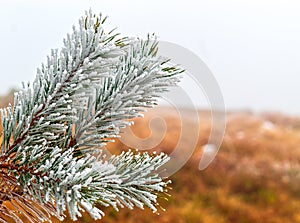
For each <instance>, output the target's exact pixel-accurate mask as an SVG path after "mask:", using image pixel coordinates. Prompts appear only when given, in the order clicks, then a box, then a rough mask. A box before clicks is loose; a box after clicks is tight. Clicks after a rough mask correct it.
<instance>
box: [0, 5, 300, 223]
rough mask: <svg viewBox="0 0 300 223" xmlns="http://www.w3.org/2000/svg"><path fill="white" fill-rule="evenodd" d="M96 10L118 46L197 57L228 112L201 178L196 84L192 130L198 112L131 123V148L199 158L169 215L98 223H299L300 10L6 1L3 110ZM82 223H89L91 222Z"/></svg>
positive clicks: (202, 105)
mask: <svg viewBox="0 0 300 223" xmlns="http://www.w3.org/2000/svg"><path fill="white" fill-rule="evenodd" d="M89 8H92V9H93V11H94V12H102V13H103V14H105V15H108V16H109V20H108V21H107V24H106V25H107V28H108V29H112V28H115V27H118V31H119V32H120V33H121V34H122V35H126V36H140V37H145V36H146V35H147V33H153V32H155V33H156V34H157V35H158V36H159V38H160V40H163V41H169V42H173V43H176V44H178V45H180V46H183V47H185V48H186V49H188V50H190V51H192V52H194V53H195V54H196V55H197V56H198V57H199V58H201V60H202V61H203V62H204V63H205V64H206V65H207V66H208V67H209V69H210V70H211V72H212V74H213V75H214V77H215V79H216V81H217V82H218V84H219V87H220V89H221V91H222V94H223V98H224V102H225V106H226V109H227V114H226V115H227V121H226V132H225V135H224V138H223V141H222V144H221V147H220V149H219V152H218V155H217V156H216V158H215V159H214V161H213V162H212V163H211V164H210V165H209V167H208V168H206V169H205V170H203V171H200V170H199V169H198V165H199V160H200V158H201V157H202V156H203V154H205V153H206V152H207V151H206V150H205V148H206V146H207V143H208V139H209V135H210V133H211V127H212V123H213V122H212V115H211V108H210V102H209V100H208V98H207V97H206V92H204V91H203V89H201V87H199V86H197V85H196V86H195V84H193V83H192V80H190V79H188V78H187V77H184V78H183V80H182V83H181V84H180V85H181V87H182V89H184V91H186V92H187V94H188V95H189V96H190V99H191V100H192V101H193V103H194V104H195V105H196V108H197V114H198V117H197V121H195V120H194V119H193V120H191V119H190V117H189V114H190V110H191V109H193V108H187V107H185V109H181V110H180V112H179V113H180V114H178V111H176V109H175V110H174V109H171V108H170V107H169V106H166V104H165V103H161V105H160V106H158V107H157V108H156V109H152V110H150V111H149V112H148V113H146V116H145V118H144V119H140V118H139V119H136V120H135V125H134V126H133V127H132V129H131V130H132V132H133V133H134V135H135V136H136V137H139V138H147V137H148V138H150V140H152V141H155V142H156V141H158V140H159V143H157V145H156V146H155V147H154V148H153V150H156V151H164V152H167V153H169V154H171V153H172V151H173V149H174V148H175V147H176V145H177V143H178V141H179V140H181V142H182V143H181V147H182V148H181V149H182V151H184V150H190V148H191V147H193V150H194V153H193V155H192V157H191V158H190V159H189V161H188V162H187V163H186V165H185V166H184V167H183V168H181V169H180V170H179V171H178V172H177V173H176V174H174V175H173V176H171V179H172V181H173V184H172V187H173V190H171V191H170V195H171V197H170V198H169V201H168V202H166V201H162V206H163V207H164V208H166V211H165V212H164V211H161V212H160V215H154V214H152V213H151V212H150V211H140V210H134V211H130V210H126V209H124V210H121V211H120V212H119V213H116V212H115V211H113V210H111V209H108V210H106V213H107V215H106V217H105V218H104V219H103V220H102V221H100V222H104V223H112V222H129V223H130V222H138V223H139V222H143V223H145V222H149V223H151V222H166V223H167V222H174V223H185V222H188V223H201V222H204V223H210V222H218V223H219V222H221V223H222V222H234V223H235V222H236V223H240V222H242V223H250V222H251V223H252V222H261V223H263V222H264V223H266V222H270V223H271V222H272V223H277V222H278V223H279V222H280V223H281V222H300V214H299V213H300V165H299V164H300V163H299V161H300V149H299V145H300V103H298V95H299V88H298V83H299V81H300V78H299V74H300V63H299V62H298V60H299V58H300V23H299V21H300V14H299V11H300V3H299V2H298V1H296V0H295V1H292V0H285V1H283V0H277V1H276V0H273V1H271V0H270V1H269V0H260V1H258V0H252V1H250V0H239V1H237V0H236V1H235V0H228V1H221V0H210V1H208V0H207V1H203V0H199V1H192V0H185V1H177V0H173V1H171V0H164V1H158V0H152V1H148V0H147V1H133V0H125V1H117V0H111V1H95V0H94V1H92V0H89V1H79V0H75V1H58V0H52V1H37V0H36V1H33V0H27V1H21V0H11V1H4V0H3V1H2V2H1V6H0V27H1V29H0V35H1V40H2V41H1V42H0V57H1V60H0V67H1V81H0V95H2V96H1V97H0V106H1V107H4V106H6V105H7V104H8V103H9V102H12V92H13V91H14V89H19V88H20V87H21V84H20V83H21V82H22V81H31V80H32V79H33V78H34V76H35V69H36V67H38V66H39V65H40V63H41V62H43V61H45V59H46V55H47V54H49V52H50V49H52V48H59V47H60V46H61V45H62V38H63V37H65V35H66V33H67V32H68V31H70V30H71V27H72V25H73V24H76V22H77V20H78V18H79V17H80V16H82V15H83V13H84V11H85V10H88V9H89ZM196 75H206V74H201V73H199V74H196ZM191 86H193V87H191ZM178 101H179V102H180V100H178ZM176 106H179V107H180V106H181V105H180V103H179V104H178V103H177V104H176ZM182 106H183V104H182ZM157 116H159V117H160V119H162V120H163V121H164V122H165V124H166V127H167V128H166V129H167V130H166V132H165V133H164V137H163V139H162V140H161V137H160V136H159V134H160V132H159V131H160V130H159V129H157V128H152V127H150V125H149V123H150V122H151V120H152V119H153V118H154V117H157ZM183 121H185V123H187V125H188V126H189V128H188V129H189V131H190V133H192V132H194V131H196V130H197V129H199V130H200V131H199V134H198V133H197V143H196V145H195V146H194V145H191V142H190V140H189V138H188V136H189V135H190V134H189V132H185V133H184V136H186V137H187V138H185V137H181V135H182V132H181V130H182V122H183ZM123 137H125V138H126V137H132V136H130V135H126V133H124V134H123ZM109 149H110V151H112V153H118V152H120V151H121V150H126V149H128V146H126V145H125V144H124V142H122V141H117V142H116V143H113V144H110V145H109ZM68 221H69V220H66V222H68ZM78 222H93V221H92V220H91V219H90V218H89V217H88V216H84V217H83V218H82V219H81V220H80V221H78Z"/></svg>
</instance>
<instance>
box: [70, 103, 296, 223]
mask: <svg viewBox="0 0 300 223" xmlns="http://www.w3.org/2000/svg"><path fill="white" fill-rule="evenodd" d="M157 115H158V116H159V117H161V118H162V119H163V120H165V122H166V125H167V133H166V135H165V136H164V138H163V140H162V141H161V143H159V144H158V145H157V146H156V147H155V149H154V150H156V151H164V152H167V153H171V152H172V151H173V148H174V147H175V146H176V144H177V140H178V139H179V137H180V131H181V122H180V118H179V117H178V114H177V113H176V112H173V111H171V110H170V109H168V108H157V109H154V110H151V111H150V112H149V113H146V116H145V118H144V119H141V118H138V119H136V124H135V125H134V126H133V127H132V131H133V132H134V133H135V135H136V136H139V137H147V136H149V134H150V129H149V125H148V124H149V120H151V119H152V118H153V117H155V116H157ZM188 117H189V114H188V111H186V113H185V114H184V115H183V119H188ZM199 117H200V122H199V123H193V122H191V123H188V126H189V128H188V129H189V131H191V132H192V131H194V130H195V128H197V126H200V133H199V137H198V143H197V146H196V149H195V151H194V154H193V156H192V158H191V159H190V160H189V162H188V163H187V164H186V165H185V166H184V167H183V168H181V170H180V171H178V172H177V173H176V174H175V175H173V176H172V177H171V179H172V181H173V184H172V187H173V190H172V191H170V194H171V195H172V196H171V197H170V198H169V201H168V202H166V201H162V202H161V203H162V206H163V207H165V208H166V209H167V211H166V212H163V211H161V212H160V215H155V214H153V213H152V212H150V211H149V210H145V211H142V210H138V209H135V210H133V211H131V210H127V209H124V210H121V211H120V212H118V213H117V212H115V211H114V210H112V209H107V210H106V213H107V215H106V216H105V218H104V219H103V220H102V221H99V222H102V223H113V222H114V223H116V222H126V223H133V222H134V223H147V222H149V223H153V222H162V223H164V222H165V223H167V222H172V223H185V222H187V223H201V222H203V223H216V222H217V223H223V222H224V223H225V222H231V223H235V222H236V223H252V222H257V223H271V222H272V223H277V222H278V223H279V222H280V223H281V222H295V223H296V222H300V162H299V161H300V149H299V147H300V127H299V126H300V124H299V123H300V121H299V119H298V118H295V117H287V116H284V115H282V114H252V113H249V112H248V113H230V114H228V121H227V130H226V134H225V137H224V140H223V144H222V146H221V148H220V151H219V153H218V155H217V157H216V158H215V160H214V161H213V162H212V163H211V165H210V166H209V167H208V168H207V169H205V170H204V171H199V170H198V163H199V160H200V157H201V155H202V151H203V149H202V147H203V145H205V144H206V143H207V139H208V136H209V133H210V124H211V123H210V121H211V117H210V114H209V112H205V111H202V112H199ZM159 126H160V125H159V124H158V125H156V126H155V125H154V126H152V128H151V130H152V141H150V143H151V142H155V141H156V140H157V139H159V138H160V133H159V132H160V130H161V129H162V128H161V127H159ZM124 137H126V136H125V135H124ZM182 140H183V144H182V148H183V149H184V150H185V149H186V150H187V149H189V148H190V143H189V139H188V137H187V138H183V139H182ZM108 149H109V150H110V151H112V152H113V153H118V152H119V151H121V150H124V149H128V148H127V146H125V145H124V144H123V143H122V142H121V141H117V142H116V143H113V144H110V145H109V147H108ZM66 222H71V221H69V220H66ZM78 222H93V221H92V220H91V219H90V218H89V217H88V216H84V217H83V218H82V219H81V220H80V221H78Z"/></svg>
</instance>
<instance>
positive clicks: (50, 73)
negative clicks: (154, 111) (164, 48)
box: [0, 11, 182, 222]
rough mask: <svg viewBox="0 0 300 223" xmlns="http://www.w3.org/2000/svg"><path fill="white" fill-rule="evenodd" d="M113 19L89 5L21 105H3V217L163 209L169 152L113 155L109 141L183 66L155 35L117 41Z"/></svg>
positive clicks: (18, 99)
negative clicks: (164, 54) (164, 52)
mask: <svg viewBox="0 0 300 223" xmlns="http://www.w3.org/2000/svg"><path fill="white" fill-rule="evenodd" d="M105 20H106V17H104V18H103V17H102V15H100V16H95V15H94V14H92V12H91V11H90V12H87V13H86V15H85V16H84V17H82V18H81V19H80V20H79V26H78V27H75V26H74V27H73V32H72V33H71V34H69V35H67V38H66V39H64V46H63V47H62V49H61V50H52V51H51V55H50V56H49V57H48V59H47V63H46V64H42V66H41V68H40V69H38V70H37V76H36V78H35V80H34V81H33V83H32V84H30V83H28V84H23V90H21V91H20V92H18V93H16V94H15V97H14V104H13V106H11V105H10V106H8V107H7V108H4V109H1V118H2V123H1V125H2V127H3V134H2V143H1V152H0V186H1V189H0V222H7V221H8V220H9V219H11V220H13V221H15V222H22V216H23V217H25V218H27V219H29V220H30V221H31V222H43V221H50V216H52V215H53V216H56V217H57V218H59V219H63V218H64V217H65V216H66V213H68V214H69V216H70V217H71V218H72V219H73V220H76V219H77V218H78V217H81V213H82V211H84V210H85V211H87V212H88V213H89V214H90V215H91V216H92V217H93V218H94V219H100V218H102V217H103V215H104V213H103V212H102V211H101V210H100V209H99V208H98V206H97V205H98V204H100V205H103V206H112V207H114V208H115V209H116V210H118V209H119V208H120V207H121V208H123V207H125V206H126V207H128V208H130V209H132V208H133V207H135V206H136V207H139V208H144V206H147V207H148V208H150V209H152V211H153V212H156V211H157V206H158V203H157V198H158V196H159V194H164V193H166V191H167V185H168V184H169V183H170V182H169V181H165V180H163V179H162V178H161V177H160V176H159V174H158V171H159V169H160V168H161V167H162V166H163V165H164V164H165V163H166V162H167V161H168V159H169V158H168V156H166V155H164V154H160V155H156V156H151V155H149V154H147V153H143V154H140V153H137V154H134V153H132V152H131V151H129V152H124V153H122V154H120V155H117V156H113V157H111V158H109V159H108V160H106V159H105V158H104V156H103V155H102V150H101V148H102V147H103V146H104V145H105V143H106V142H107V141H110V140H111V139H113V138H115V137H118V136H119V133H120V129H121V128H124V127H126V126H128V125H130V124H131V123H132V122H131V121H129V119H132V118H134V117H137V116H140V115H141V112H142V111H144V109H145V108H148V107H152V106H154V105H155V104H156V99H157V98H158V97H159V96H160V95H161V93H162V92H164V91H166V90H167V88H168V87H170V86H174V85H176V83H177V82H178V74H179V73H181V72H182V70H181V69H178V68H177V67H173V66H170V65H169V64H168V61H167V60H166V59H164V58H161V57H159V56H157V55H156V54H157V50H158V48H157V45H158V42H157V40H156V37H155V36H148V38H147V39H146V40H145V41H143V40H140V39H133V38H127V37H123V38H118V39H117V37H118V36H119V34H117V33H116V34H115V33H114V32H113V31H111V32H108V33H106V32H105V31H104V29H103V23H104V21H105ZM5 182H6V183H5ZM7 204H8V206H7ZM17 210H18V212H17Z"/></svg>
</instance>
